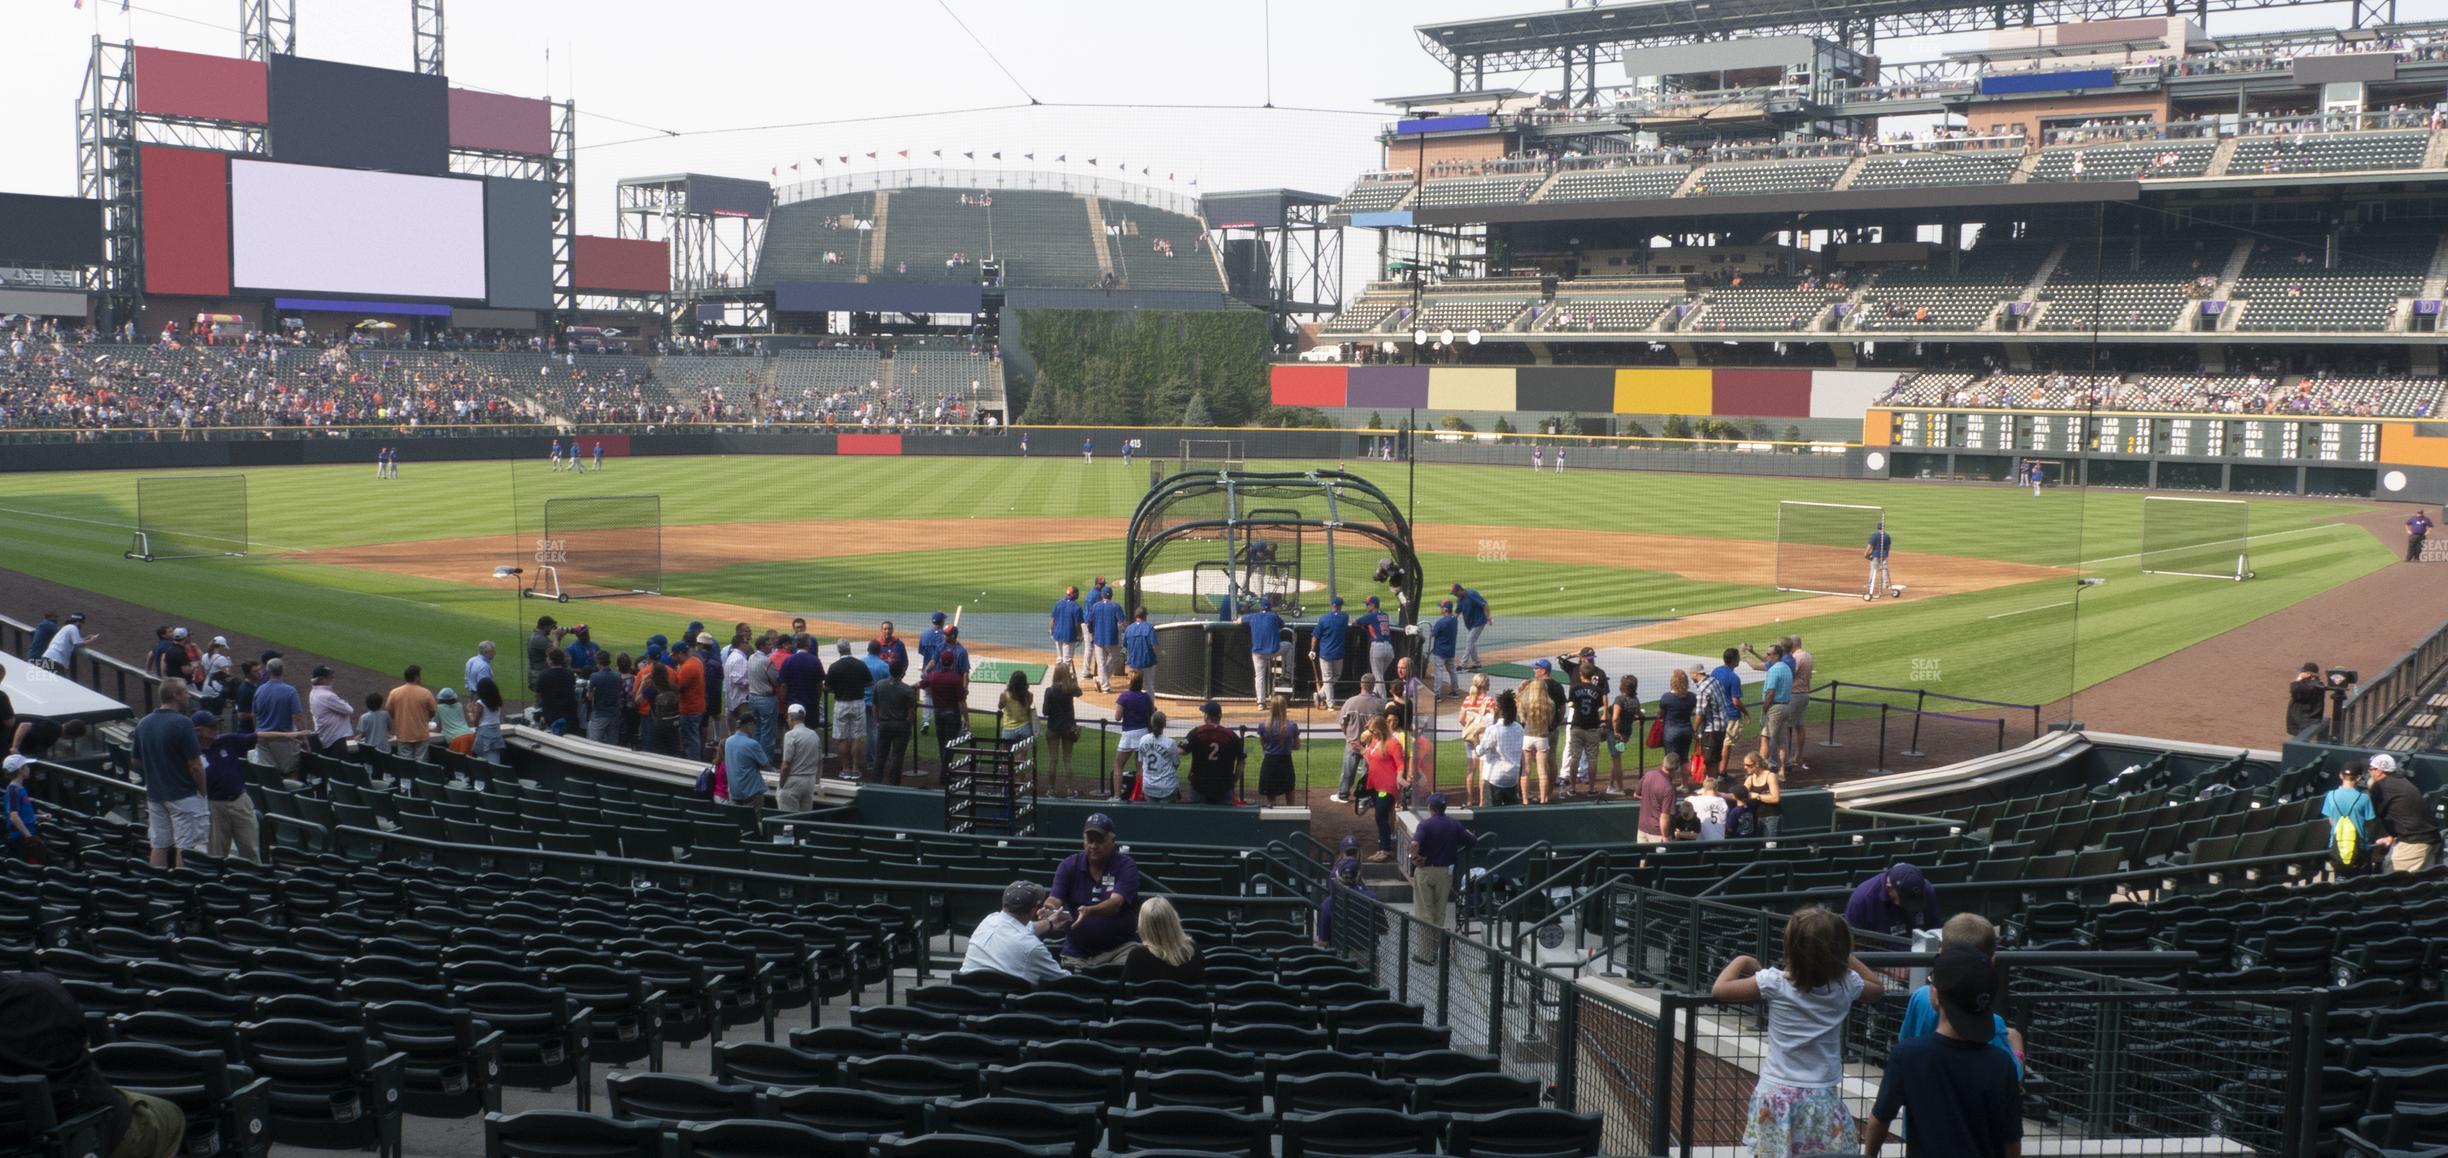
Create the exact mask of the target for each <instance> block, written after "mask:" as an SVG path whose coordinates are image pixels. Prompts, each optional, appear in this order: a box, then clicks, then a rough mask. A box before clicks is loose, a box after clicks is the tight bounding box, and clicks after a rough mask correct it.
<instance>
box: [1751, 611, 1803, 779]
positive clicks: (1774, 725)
mask: <svg viewBox="0 0 2448 1158" xmlns="http://www.w3.org/2000/svg"><path fill="white" fill-rule="evenodd" d="M1766 658H1767V661H1768V662H1767V666H1766V667H1764V668H1763V669H1761V673H1760V702H1761V703H1762V704H1764V705H1766V709H1765V711H1764V712H1763V713H1762V715H1761V718H1760V734H1759V742H1760V746H1759V754H1760V761H1761V762H1762V763H1764V764H1766V765H1768V770H1769V771H1771V772H1774V773H1776V774H1777V775H1778V776H1780V777H1782V776H1784V775H1785V765H1786V763H1787V762H1788V760H1789V759H1790V758H1791V756H1792V755H1793V752H1794V751H1795V749H1796V745H1794V744H1793V743H1792V740H1793V738H1794V728H1793V720H1794V708H1793V686H1794V669H1793V665H1792V664H1790V663H1787V662H1786V661H1785V645H1784V644H1782V643H1772V644H1769V645H1768V654H1767V657H1766Z"/></svg>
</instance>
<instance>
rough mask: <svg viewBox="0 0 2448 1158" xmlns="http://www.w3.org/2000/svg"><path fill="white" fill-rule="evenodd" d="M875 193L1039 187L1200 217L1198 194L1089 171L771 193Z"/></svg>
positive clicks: (956, 170)
mask: <svg viewBox="0 0 2448 1158" xmlns="http://www.w3.org/2000/svg"><path fill="white" fill-rule="evenodd" d="M879 189H1018V190H1029V189H1043V190H1048V191H1052V192H1057V193H1083V194H1087V195H1089V196H1092V197H1103V198H1108V199H1112V200H1116V201H1131V202H1136V203H1138V204H1141V205H1152V206H1154V207H1156V208H1158V209H1162V210H1164V211H1166V212H1168V213H1179V214H1181V215H1182V216H1184V217H1197V216H1198V214H1199V198H1198V194H1196V193H1183V192H1177V191H1174V190H1171V189H1163V188H1159V187H1157V186H1154V185H1150V184H1146V183H1144V182H1139V181H1126V180H1119V179H1116V178H1113V177H1103V176H1098V175H1096V174H1093V173H1067V172H1062V171H1060V170H1050V169H1007V168H1004V167H1002V166H1001V165H1000V164H999V163H998V164H993V165H990V166H988V167H984V168H977V167H971V166H966V165H957V166H956V165H943V166H927V167H920V168H901V169H871V170H869V171H868V172H864V173H856V172H852V173H843V174H841V175H840V176H835V177H820V178H817V179H815V180H813V181H793V182H790V183H788V184H785V185H781V186H777V187H776V188H775V189H774V204H775V205H777V206H779V205H788V204H791V203H792V202H795V201H812V200H814V199H816V198H819V197H837V196H840V195H842V194H844V193H871V192H874V191H876V190H879Z"/></svg>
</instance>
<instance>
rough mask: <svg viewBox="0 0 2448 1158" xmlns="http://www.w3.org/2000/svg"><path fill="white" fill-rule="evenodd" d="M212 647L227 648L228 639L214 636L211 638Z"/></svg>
mask: <svg viewBox="0 0 2448 1158" xmlns="http://www.w3.org/2000/svg"><path fill="white" fill-rule="evenodd" d="M212 645H213V646H214V647H228V646H229V637H228V636H226V635H216V636H214V637H213V644H212Z"/></svg>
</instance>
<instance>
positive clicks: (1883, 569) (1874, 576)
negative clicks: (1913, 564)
mask: <svg viewBox="0 0 2448 1158" xmlns="http://www.w3.org/2000/svg"><path fill="white" fill-rule="evenodd" d="M1894 551H1895V539H1894V538H1893V537H1891V536H1889V535H1888V534H1887V520H1885V519H1880V520H1879V521H1878V527H1877V529H1875V530H1873V531H1871V532H1870V549H1869V550H1867V551H1864V552H1862V558H1864V559H1868V560H1870V586H1869V587H1868V588H1867V589H1866V590H1864V591H1863V592H1862V602H1864V603H1867V602H1869V601H1871V600H1873V599H1876V598H1878V594H1879V592H1881V591H1885V592H1886V593H1887V594H1888V596H1889V597H1890V598H1893V597H1896V596H1901V595H1902V594H1904V588H1902V587H1900V586H1897V585H1896V582H1895V579H1894V577H1893V576H1891V575H1889V574H1888V573H1887V556H1888V555H1889V554H1891V553H1893V552H1894Z"/></svg>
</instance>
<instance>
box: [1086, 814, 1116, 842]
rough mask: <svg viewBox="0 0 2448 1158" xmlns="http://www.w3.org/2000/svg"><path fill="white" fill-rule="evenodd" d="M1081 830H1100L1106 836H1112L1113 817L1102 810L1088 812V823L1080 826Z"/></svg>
mask: <svg viewBox="0 0 2448 1158" xmlns="http://www.w3.org/2000/svg"><path fill="white" fill-rule="evenodd" d="M1081 831H1082V832H1101V833H1104V834H1105V835H1107V836H1112V835H1113V817H1110V816H1107V815H1105V814H1104V813H1102V812H1091V813H1089V814H1088V823H1087V824H1086V825H1083V826H1082V827H1081Z"/></svg>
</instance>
